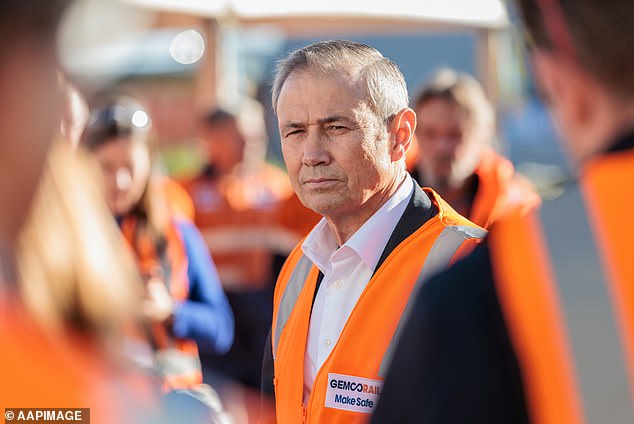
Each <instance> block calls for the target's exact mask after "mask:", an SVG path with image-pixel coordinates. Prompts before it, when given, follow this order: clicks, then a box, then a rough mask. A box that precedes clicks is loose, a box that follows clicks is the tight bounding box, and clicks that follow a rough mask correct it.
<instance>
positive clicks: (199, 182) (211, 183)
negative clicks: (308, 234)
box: [183, 164, 301, 292]
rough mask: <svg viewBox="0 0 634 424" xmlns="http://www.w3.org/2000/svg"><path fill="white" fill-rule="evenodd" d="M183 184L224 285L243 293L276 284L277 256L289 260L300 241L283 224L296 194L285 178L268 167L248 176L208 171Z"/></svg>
mask: <svg viewBox="0 0 634 424" xmlns="http://www.w3.org/2000/svg"><path fill="white" fill-rule="evenodd" d="M183 185H184V187H185V188H186V189H187V191H188V192H189V193H190V195H191V198H192V200H193V202H194V207H195V211H196V213H195V217H196V218H195V223H196V226H197V227H198V228H199V229H200V232H201V233H202V235H203V237H204V239H205V242H206V243H207V246H208V247H209V250H210V252H211V254H212V256H213V258H214V262H215V264H216V268H217V269H218V274H219V275H220V281H221V282H222V285H223V287H224V288H225V289H226V290H227V291H231V292H243V291H249V290H257V289H263V288H266V287H267V286H269V285H271V284H272V281H274V279H275V276H273V275H272V270H273V260H274V256H275V254H279V255H282V256H286V255H287V254H288V252H290V250H291V249H292V248H293V246H294V245H295V243H297V241H298V240H299V239H300V238H301V236H300V235H298V234H297V232H296V231H295V230H294V229H289V228H287V227H285V226H284V225H283V224H282V223H281V220H280V205H281V203H282V202H283V201H284V200H285V199H288V198H289V197H290V196H291V195H292V190H291V187H290V183H289V180H288V177H287V176H286V174H285V173H284V172H282V171H281V170H279V169H278V168H276V167H274V166H272V165H268V164H262V165H261V166H260V167H258V168H257V170H251V171H249V172H247V173H246V174H244V175H237V174H236V175H227V176H217V175H215V174H214V173H213V171H212V169H211V168H208V169H207V170H206V171H205V172H203V174H202V175H200V176H198V177H196V178H195V179H193V180H191V181H188V182H184V183H183Z"/></svg>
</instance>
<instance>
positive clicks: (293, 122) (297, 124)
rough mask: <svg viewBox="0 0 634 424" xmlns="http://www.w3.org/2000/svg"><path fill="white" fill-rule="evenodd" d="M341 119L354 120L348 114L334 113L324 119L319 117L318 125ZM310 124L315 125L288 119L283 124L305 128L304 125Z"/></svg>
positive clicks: (284, 125)
mask: <svg viewBox="0 0 634 424" xmlns="http://www.w3.org/2000/svg"><path fill="white" fill-rule="evenodd" d="M339 121H347V122H350V121H352V119H351V118H349V117H347V116H344V115H333V116H328V117H326V118H323V119H318V120H317V122H316V124H317V125H324V124H330V123H332V122H339ZM309 125H314V124H310V123H309V124H305V123H303V122H298V121H288V122H285V123H284V124H283V125H282V128H304V127H306V126H309Z"/></svg>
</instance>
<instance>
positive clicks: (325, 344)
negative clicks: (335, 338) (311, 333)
mask: <svg viewBox="0 0 634 424" xmlns="http://www.w3.org/2000/svg"><path fill="white" fill-rule="evenodd" d="M322 343H323V344H324V346H326V347H328V346H330V343H332V342H331V340H330V339H324V340H322Z"/></svg>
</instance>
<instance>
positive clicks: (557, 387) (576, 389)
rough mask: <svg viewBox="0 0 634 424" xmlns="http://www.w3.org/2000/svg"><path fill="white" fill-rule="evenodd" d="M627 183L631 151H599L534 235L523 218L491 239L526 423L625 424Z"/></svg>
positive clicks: (630, 343)
mask: <svg viewBox="0 0 634 424" xmlns="http://www.w3.org/2000/svg"><path fill="white" fill-rule="evenodd" d="M631 144H632V143H631ZM631 181H634V148H630V149H629V150H625V151H619V152H609V153H607V154H604V155H602V156H601V157H599V158H596V159H593V160H592V161H590V163H588V164H586V165H585V166H584V170H583V172H582V174H581V176H580V180H579V185H578V186H577V185H575V186H573V187H571V188H569V189H568V190H567V191H566V192H565V194H564V195H562V196H561V197H560V198H558V199H556V200H553V201H550V202H547V203H545V204H544V207H543V210H542V213H541V216H542V220H543V225H544V230H545V231H544V233H542V232H541V228H540V227H539V221H538V220H537V219H536V216H534V215H532V214H531V215H528V216H513V217H510V218H508V219H504V220H502V221H499V222H498V223H496V226H495V228H494V231H492V232H491V237H490V239H489V245H490V249H491V254H492V263H493V266H494V276H495V283H496V290H497V292H498V297H499V299H500V303H501V306H502V311H503V313H504V315H505V319H506V321H507V326H508V327H509V329H510V335H511V342H512V344H513V345H514V347H515V350H516V352H517V357H518V361H519V364H520V368H521V370H522V376H523V380H524V384H525V387H526V389H525V390H526V395H527V402H528V406H529V410H530V415H531V419H532V422H534V423H540V424H551V423H552V424H559V423H571V424H575V423H584V422H587V423H595V422H615V423H616V422H619V423H620V422H623V423H624V422H634V410H633V408H632V407H633V405H634V397H632V394H633V393H634V261H633V260H632V254H631V252H632V249H631V244H632V240H634V227H632V225H629V224H628V223H629V222H630V221H631V210H632V206H633V205H632V204H631V203H632V197H631V196H628V195H627V194H626V192H624V191H623V190H622V189H621V187H623V185H624V184H625V185H627V184H628V183H629V182H631ZM625 190H626V191H627V192H629V193H631V192H632V190H631V187H630V186H628V187H627V188H626V189H625ZM585 213H587V219H585V217H584V215H585Z"/></svg>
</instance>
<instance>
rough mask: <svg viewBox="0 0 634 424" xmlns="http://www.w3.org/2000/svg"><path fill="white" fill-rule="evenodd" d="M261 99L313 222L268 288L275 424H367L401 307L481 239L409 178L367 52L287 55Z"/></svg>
mask: <svg viewBox="0 0 634 424" xmlns="http://www.w3.org/2000/svg"><path fill="white" fill-rule="evenodd" d="M272 100H273V107H274V110H275V112H276V114H277V117H278V125H279V131H280V135H281V140H282V141H281V142H282V152H283V155H284V161H285V163H286V166H287V169H288V172H289V176H290V180H291V184H292V186H293V189H294V191H295V192H296V193H297V194H298V196H299V198H300V200H301V201H302V203H303V204H304V205H305V206H307V207H309V208H311V209H312V210H314V211H315V212H317V213H319V214H321V215H323V217H324V218H323V219H322V220H321V221H320V222H319V223H318V224H317V225H316V226H315V227H314V228H313V230H312V231H311V232H310V233H309V234H308V236H307V237H306V238H304V240H303V241H302V242H300V243H299V244H298V245H297V246H296V247H295V248H294V249H293V251H292V253H291V254H290V256H289V257H288V259H287V261H286V263H285V264H284V267H283V268H282V272H281V274H280V276H279V278H278V281H277V284H276V287H275V297H274V306H273V327H272V331H271V338H270V339H269V340H270V343H271V348H270V349H269V351H270V353H271V357H272V359H273V367H272V368H273V373H274V375H273V376H270V377H271V378H270V382H271V381H272V382H273V385H274V388H275V403H276V414H277V422H278V423H297V422H308V423H311V422H312V423H322V422H323V423H326V422H327V423H360V422H365V421H367V419H368V418H369V414H371V412H372V410H373V409H374V406H375V405H376V400H377V398H378V396H379V394H380V392H381V386H382V384H383V382H382V379H383V371H384V369H385V368H386V367H387V365H388V364H389V363H390V357H391V347H390V346H391V343H392V341H393V339H394V338H395V337H397V336H395V334H397V332H398V330H397V328H398V327H399V321H400V320H401V319H402V317H404V316H406V315H407V314H406V313H405V312H404V311H405V310H406V305H407V303H408V299H409V297H410V295H411V294H412V293H413V292H414V293H415V292H416V291H417V288H418V287H419V284H422V282H424V281H425V280H426V279H427V278H428V274H427V273H431V274H430V275H433V273H434V272H437V271H439V270H440V269H443V268H445V267H446V266H447V265H448V264H449V263H450V262H451V261H452V260H454V259H455V258H456V257H459V256H460V255H461V254H464V253H465V252H467V251H469V249H471V248H472V247H473V246H474V245H475V244H477V243H478V242H479V241H480V240H481V238H482V237H483V236H484V235H485V233H486V231H484V230H483V229H481V228H480V227H478V226H476V225H475V224H473V223H471V222H469V221H468V220H467V219H465V218H463V217H461V216H460V215H458V214H457V213H456V212H455V211H453V209H451V207H450V206H449V205H448V204H446V203H445V202H444V201H443V200H442V199H441V198H440V197H439V196H438V195H437V194H436V193H435V192H434V191H433V190H431V189H421V188H420V187H418V185H417V184H415V183H414V181H413V180H412V178H411V177H410V176H409V175H408V173H407V171H406V168H405V154H406V151H407V149H408V148H409V145H410V143H411V142H412V137H413V133H414V129H415V128H416V115H415V113H414V111H413V110H412V109H410V108H409V107H408V106H407V105H408V96H407V88H406V85H405V81H404V78H403V75H402V74H401V72H400V71H399V70H398V67H397V66H396V65H395V64H394V63H393V62H391V61H390V60H389V59H387V58H385V57H384V56H383V55H382V54H381V53H380V52H378V51H377V50H376V49H374V48H372V47H369V46H366V45H364V44H360V43H355V42H351V41H345V40H336V41H324V42H318V43H315V44H311V45H309V46H306V47H304V48H302V49H299V50H296V51H294V52H292V53H291V54H289V55H288V57H286V58H284V59H283V60H282V61H280V62H279V64H278V67H277V70H276V73H275V80H274V83H273V95H272ZM403 319H404V318H403ZM263 368H264V369H270V368H271V367H270V366H268V367H267V365H266V364H265V366H264V367H263ZM270 382H269V384H270ZM364 388H365V389H364ZM359 389H362V390H361V391H358V390H359Z"/></svg>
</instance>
